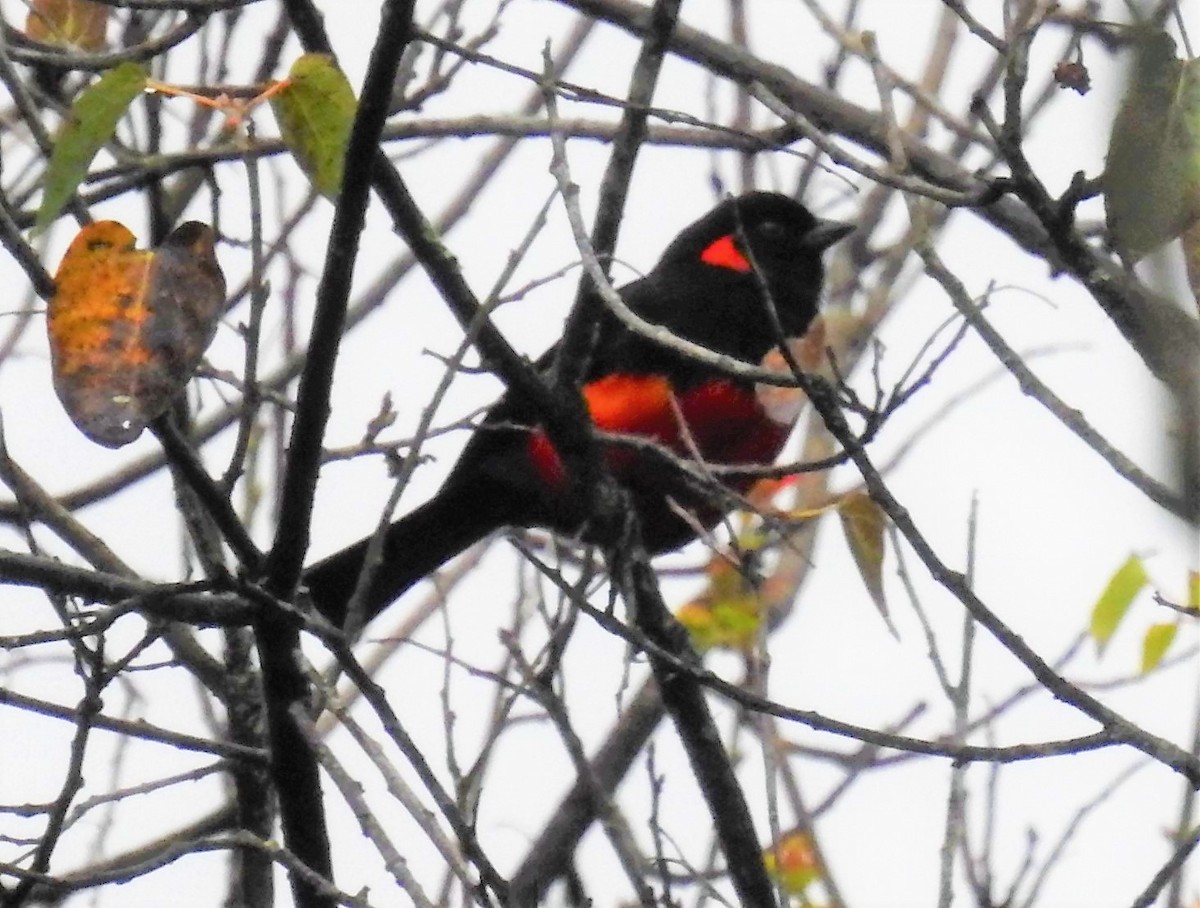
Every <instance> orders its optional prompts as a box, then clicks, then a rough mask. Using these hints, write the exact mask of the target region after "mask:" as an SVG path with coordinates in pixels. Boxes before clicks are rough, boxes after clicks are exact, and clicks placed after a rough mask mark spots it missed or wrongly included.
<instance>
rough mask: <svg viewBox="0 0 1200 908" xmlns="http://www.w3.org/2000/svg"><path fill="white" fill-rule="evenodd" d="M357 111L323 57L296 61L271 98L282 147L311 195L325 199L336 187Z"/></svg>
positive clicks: (336, 71) (349, 90) (341, 75)
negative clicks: (308, 185) (309, 184)
mask: <svg viewBox="0 0 1200 908" xmlns="http://www.w3.org/2000/svg"><path fill="white" fill-rule="evenodd" d="M357 106H358V102H357V101H356V100H355V98H354V89H352V88H351V87H350V82H349V81H348V80H347V79H346V76H345V74H344V73H343V72H342V71H341V70H340V69H338V68H337V66H335V65H334V63H333V60H331V59H330V58H329V56H328V55H326V54H305V55H304V56H302V57H300V58H299V59H298V60H296V62H295V63H293V64H292V68H291V70H290V71H289V72H288V77H287V79H286V80H285V81H284V83H283V84H282V87H281V88H280V90H279V91H278V92H276V93H275V94H274V95H273V96H272V97H271V109H272V110H273V111H274V112H275V120H276V122H278V123H279V134H280V136H281V137H282V138H283V141H284V143H285V144H286V145H287V147H288V149H289V150H290V151H291V152H292V155H293V157H295V159H296V162H297V163H298V164H299V165H300V168H301V169H302V170H303V171H304V173H305V174H307V176H308V179H309V180H310V181H311V182H312V184H313V187H314V188H315V189H316V190H317V192H319V193H321V194H322V195H323V196H326V197H327V198H330V199H333V198H336V197H337V194H338V190H339V189H340V188H341V185H342V171H343V167H344V159H345V157H346V145H347V143H348V142H349V141H350V128H351V127H352V126H353V125H354V112H355V110H356V108H357ZM362 164H363V166H369V162H366V161H364V162H362Z"/></svg>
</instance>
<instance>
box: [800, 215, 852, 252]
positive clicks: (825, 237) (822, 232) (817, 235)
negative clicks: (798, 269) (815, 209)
mask: <svg viewBox="0 0 1200 908" xmlns="http://www.w3.org/2000/svg"><path fill="white" fill-rule="evenodd" d="M853 232H854V225H853V224H847V223H845V222H843V221H823V220H818V221H817V223H816V224H815V225H814V226H813V229H812V230H810V231H808V233H807V234H805V236H804V245H805V246H806V247H808V248H809V249H812V250H813V251H814V252H821V251H822V250H825V249H828V248H829V247H830V246H832V245H833V244H834V243H836V242H837V241H838V240H840V239H842V237H845V236H849V235H850V234H851V233H853Z"/></svg>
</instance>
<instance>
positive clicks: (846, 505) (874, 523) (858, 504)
mask: <svg viewBox="0 0 1200 908" xmlns="http://www.w3.org/2000/svg"><path fill="white" fill-rule="evenodd" d="M837 510H838V516H839V517H840V518H841V519H842V530H844V531H845V533H846V542H847V543H849V545H850V554H852V555H853V556H854V563H855V564H856V565H858V573H859V575H860V576H861V577H862V579H863V583H865V584H866V587H867V592H868V593H870V594H871V601H872V602H874V603H875V607H876V608H877V609H879V614H881V615H882V616H883V620H884V621H885V622H886V623H887V626H888V630H890V631H891V632H892V635H893V636H895V634H896V629H895V628H894V627H893V626H892V622H891V619H890V618H889V617H888V610H887V599H886V598H885V597H884V595H883V530H884V527H885V525H886V522H887V517H886V515H885V514H884V513H883V509H882V508H880V507H879V505H877V504H876V503H875V502H874V501H873V500H872V499H871V496H870V495H867V494H866V493H865V492H851V493H849V494H848V495H846V496H844V497H843V498H842V500H841V501H840V502H838V506H837Z"/></svg>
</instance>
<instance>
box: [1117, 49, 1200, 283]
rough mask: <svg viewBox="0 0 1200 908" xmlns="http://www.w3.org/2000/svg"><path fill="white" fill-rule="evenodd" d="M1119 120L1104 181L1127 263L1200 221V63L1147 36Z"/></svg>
mask: <svg viewBox="0 0 1200 908" xmlns="http://www.w3.org/2000/svg"><path fill="white" fill-rule="evenodd" d="M1135 47H1136V51H1137V59H1136V61H1135V64H1134V67H1133V72H1132V74H1131V77H1130V83H1129V88H1128V90H1127V91H1126V94H1125V99H1124V101H1122V103H1121V107H1120V109H1119V110H1118V112H1117V116H1116V118H1115V119H1114V120H1113V125H1112V132H1111V134H1110V136H1109V143H1108V157H1107V159H1106V161H1105V171H1104V178H1103V186H1104V200H1105V210H1106V212H1107V217H1108V229H1109V233H1110V235H1111V237H1112V240H1113V244H1114V246H1115V247H1116V249H1117V251H1118V252H1119V253H1120V255H1121V257H1122V258H1123V259H1125V261H1126V262H1128V263H1133V262H1136V261H1138V260H1139V259H1141V258H1142V257H1143V256H1145V255H1146V254H1147V253H1148V252H1151V251H1152V250H1154V249H1156V248H1158V247H1159V246H1161V245H1163V244H1164V243H1166V242H1168V241H1169V240H1172V239H1174V238H1175V237H1177V236H1179V235H1180V234H1181V233H1183V231H1185V230H1187V228H1188V227H1190V226H1191V225H1192V224H1194V223H1195V222H1196V221H1197V219H1200V61H1195V60H1190V61H1182V60H1179V59H1178V58H1177V57H1176V56H1175V42H1174V41H1173V40H1172V39H1171V37H1170V36H1169V35H1167V34H1166V33H1165V32H1160V31H1147V32H1146V33H1145V34H1144V35H1143V36H1142V37H1141V39H1140V40H1138V41H1137V42H1136V44H1135Z"/></svg>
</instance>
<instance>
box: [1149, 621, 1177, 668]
mask: <svg viewBox="0 0 1200 908" xmlns="http://www.w3.org/2000/svg"><path fill="white" fill-rule="evenodd" d="M1178 630H1179V625H1177V624H1155V625H1153V626H1152V627H1151V628H1150V629H1149V630H1147V631H1146V636H1145V637H1144V638H1142V674H1145V673H1146V672H1149V671H1153V670H1154V669H1156V668H1158V664H1159V663H1160V662H1162V659H1163V656H1165V655H1166V654H1167V650H1168V649H1170V647H1171V643H1172V642H1173V641H1174V640H1175V632H1176V631H1178Z"/></svg>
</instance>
